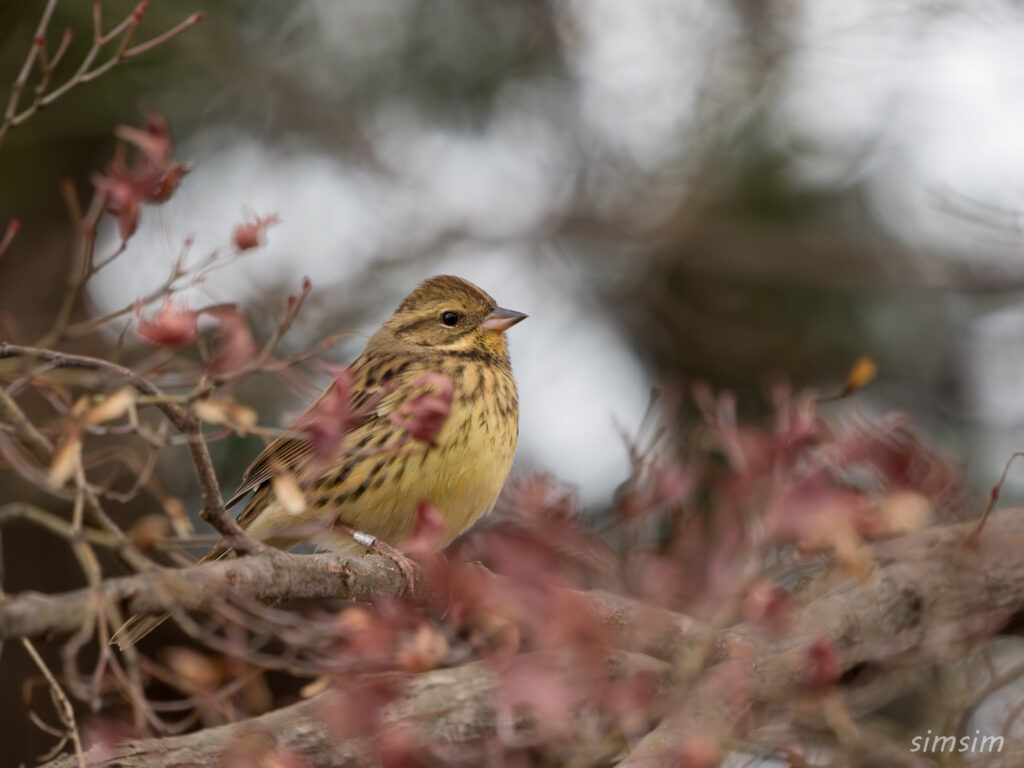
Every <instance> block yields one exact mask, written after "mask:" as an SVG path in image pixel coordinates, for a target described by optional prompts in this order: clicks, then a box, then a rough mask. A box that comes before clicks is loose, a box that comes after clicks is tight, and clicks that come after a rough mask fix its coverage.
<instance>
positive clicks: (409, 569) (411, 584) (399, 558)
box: [334, 523, 419, 597]
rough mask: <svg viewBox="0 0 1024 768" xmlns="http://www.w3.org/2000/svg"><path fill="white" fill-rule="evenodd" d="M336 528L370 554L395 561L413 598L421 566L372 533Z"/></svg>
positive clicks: (339, 524) (342, 526)
mask: <svg viewBox="0 0 1024 768" xmlns="http://www.w3.org/2000/svg"><path fill="white" fill-rule="evenodd" d="M334 527H335V528H337V529H339V530H341V531H344V532H345V533H348V534H350V535H351V536H352V538H353V540H354V541H355V542H356V544H360V545H361V546H364V547H366V550H367V551H368V552H370V553H372V554H374V555H382V556H384V557H386V558H388V559H389V560H392V561H394V563H395V565H397V566H398V570H399V571H400V572H401V573H402V575H403V576H404V577H405V594H406V596H407V597H409V596H412V594H413V592H414V591H415V588H416V576H417V574H418V573H419V566H417V565H416V563H415V562H414V561H413V560H411V559H410V558H409V557H408V556H407V555H406V554H405V553H404V552H402V551H401V550H400V549H396V548H395V547H393V546H391V545H390V544H388V543H387V542H386V541H383V540H382V539H379V538H377V537H376V536H374V535H373V534H372V533H367V532H366V531H357V530H356V529H355V528H353V527H352V526H351V525H345V524H344V523H336V524H335V526H334Z"/></svg>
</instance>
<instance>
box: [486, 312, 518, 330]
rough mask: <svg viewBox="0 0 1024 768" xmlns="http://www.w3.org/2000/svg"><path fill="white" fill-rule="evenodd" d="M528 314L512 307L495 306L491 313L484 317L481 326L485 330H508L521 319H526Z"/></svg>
mask: <svg viewBox="0 0 1024 768" xmlns="http://www.w3.org/2000/svg"><path fill="white" fill-rule="evenodd" d="M526 318H527V315H524V314H523V313H522V312H515V311H513V310H511V309H502V308H501V307H495V308H494V309H493V310H491V314H489V315H488V316H487V317H485V318H484V319H483V322H482V323H480V327H481V328H483V329H484V330H485V331H507V330H508V329H509V328H511V327H512V326H513V325H515V324H516V323H518V322H519V321H520V320H525V319H526Z"/></svg>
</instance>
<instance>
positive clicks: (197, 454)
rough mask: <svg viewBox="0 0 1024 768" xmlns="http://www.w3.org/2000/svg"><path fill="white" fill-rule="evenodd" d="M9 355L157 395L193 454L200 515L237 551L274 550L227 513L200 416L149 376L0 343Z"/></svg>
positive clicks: (158, 403) (1, 352) (1, 351)
mask: <svg viewBox="0 0 1024 768" xmlns="http://www.w3.org/2000/svg"><path fill="white" fill-rule="evenodd" d="M8 357H20V358H29V359H34V360H42V361H45V362H49V363H52V364H54V365H55V366H57V367H60V368H81V369H85V370H92V371H101V372H103V373H108V374H111V375H114V376H117V377H119V378H123V379H126V380H127V381H128V382H129V383H130V384H131V385H132V386H133V387H135V389H137V390H138V391H139V392H141V393H142V394H144V395H151V396H153V397H154V398H156V399H155V400H154V405H156V407H157V408H159V409H160V411H161V412H162V413H163V414H164V415H165V416H166V417H167V418H168V419H169V420H170V422H171V423H172V424H173V425H174V426H175V428H177V429H178V431H180V432H181V433H182V434H184V435H185V436H186V437H187V438H188V448H189V452H190V453H191V455H192V463H193V465H194V467H195V472H196V478H197V480H198V481H199V491H200V494H201V496H202V499H203V508H202V510H201V512H200V514H201V515H202V518H203V519H204V520H205V521H206V522H208V523H209V524H210V525H212V526H213V527H214V528H215V529H216V530H217V532H218V533H219V534H221V535H222V536H224V538H225V539H227V540H228V541H229V542H230V543H231V546H232V547H233V548H234V549H236V550H238V551H240V552H267V551H276V550H271V548H270V547H267V546H266V545H265V544H262V543H261V542H259V541H256V540H255V539H253V538H252V537H250V536H249V535H248V534H247V533H246V532H245V531H244V530H242V528H240V527H239V525H238V523H236V522H235V519H234V518H233V517H231V515H229V514H228V511H227V509H225V508H224V500H223V498H222V497H221V493H220V486H219V484H218V482H217V475H216V473H215V472H214V469H213V462H212V461H211V460H210V452H209V451H208V450H207V447H206V442H205V440H204V439H203V435H202V432H201V425H200V421H199V418H198V417H197V416H196V415H195V414H194V413H192V412H191V411H188V410H186V409H184V408H182V407H181V406H179V405H176V404H174V403H172V402H168V401H167V398H166V395H165V394H164V393H163V391H162V390H161V389H160V388H159V387H157V386H156V385H155V384H153V382H151V381H150V380H149V379H147V378H145V377H143V376H140V375H139V374H137V373H135V371H133V370H131V369H130V368H125V367H124V366H121V365H117V364H116V363H110V362H107V361H106V360H100V359H99V358H95V357H85V356H83V355H69V354H66V353H63V352H57V351H55V350H51V349H40V348H35V347H23V346H18V345H15V344H8V343H0V359H2V358H8Z"/></svg>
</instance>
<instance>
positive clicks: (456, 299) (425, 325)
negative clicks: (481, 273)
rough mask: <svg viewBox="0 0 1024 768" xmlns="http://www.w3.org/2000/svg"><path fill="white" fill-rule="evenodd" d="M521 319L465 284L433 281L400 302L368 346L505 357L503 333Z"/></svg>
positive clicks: (458, 279)
mask: <svg viewBox="0 0 1024 768" xmlns="http://www.w3.org/2000/svg"><path fill="white" fill-rule="evenodd" d="M525 317H526V315H524V314H523V313H522V312H514V311H512V310H510V309H502V308H501V307H499V306H498V305H497V303H496V302H495V301H494V299H492V298H491V297H490V296H488V295H487V294H486V293H484V292H483V291H482V290H480V289H479V288H477V287H476V286H475V285H473V284H472V283H471V282H469V281H468V280H463V279H462V278H461V277H453V276H451V275H438V276H437V277H432V278H430V279H429V280H425V281H424V282H422V283H420V285H419V286H417V288H416V289H415V290H414V291H413V292H412V293H410V294H409V295H408V296H406V297H405V299H404V300H403V301H402V303H401V304H399V305H398V309H396V310H395V312H394V314H393V315H391V317H390V318H388V320H387V322H385V323H384V325H382V326H381V329H380V331H378V332H377V334H376V335H375V336H374V339H373V341H374V342H376V343H388V344H394V345H398V346H401V347H406V348H423V347H427V348H430V349H434V350H438V351H442V352H445V351H447V352H456V353H465V354H470V353H473V352H479V353H480V354H482V355H505V354H507V348H506V346H505V333H504V331H506V330H507V329H509V328H511V327H512V326H513V325H515V324H516V323H518V322H519V321H520V320H522V319H524V318H525ZM378 337H381V338H378Z"/></svg>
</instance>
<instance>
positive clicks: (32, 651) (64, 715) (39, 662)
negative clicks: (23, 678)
mask: <svg viewBox="0 0 1024 768" xmlns="http://www.w3.org/2000/svg"><path fill="white" fill-rule="evenodd" d="M21 644H22V645H23V646H24V647H25V650H26V651H28V655H29V656H31V657H32V660H33V661H34V662H35V663H36V666H37V667H39V671H40V672H42V673H43V676H44V677H45V678H46V681H47V682H48V683H49V684H50V691H51V692H52V694H53V697H54V701H55V702H56V703H57V705H58V708H57V710H58V712H59V713H60V717H61V720H63V721H64V725H65V726H66V727H67V729H68V732H69V734H70V736H71V743H72V744H74V747H75V757H76V759H77V760H78V764H79V765H80V766H81V767H82V768H85V752H84V751H83V750H82V737H81V736H80V735H79V733H78V723H77V722H76V721H75V711H74V709H72V707H71V702H70V701H68V697H67V695H66V694H65V693H64V690H63V689H62V688H61V687H60V684H59V683H58V682H57V678H55V677H54V676H53V673H52V672H50V668H49V667H47V666H46V662H45V661H43V658H42V656H40V655H39V653H38V652H37V651H36V648H35V646H34V645H33V644H32V641H31V640H29V639H28V638H27V637H23V638H21Z"/></svg>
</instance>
